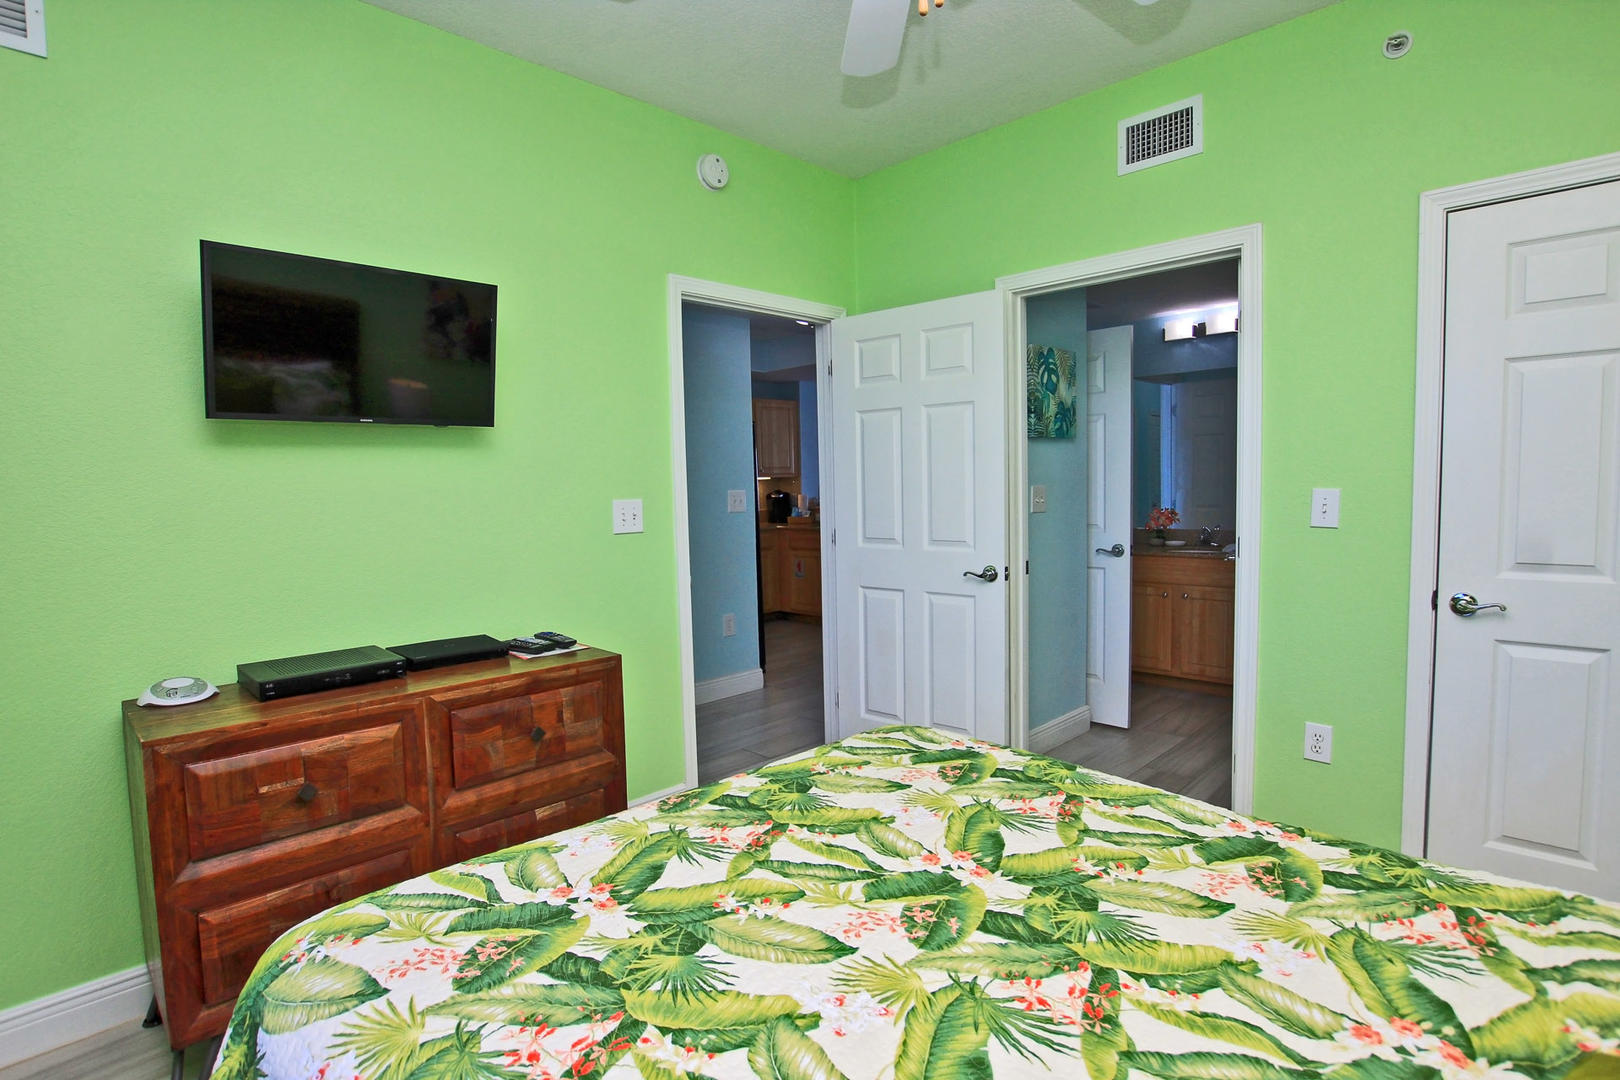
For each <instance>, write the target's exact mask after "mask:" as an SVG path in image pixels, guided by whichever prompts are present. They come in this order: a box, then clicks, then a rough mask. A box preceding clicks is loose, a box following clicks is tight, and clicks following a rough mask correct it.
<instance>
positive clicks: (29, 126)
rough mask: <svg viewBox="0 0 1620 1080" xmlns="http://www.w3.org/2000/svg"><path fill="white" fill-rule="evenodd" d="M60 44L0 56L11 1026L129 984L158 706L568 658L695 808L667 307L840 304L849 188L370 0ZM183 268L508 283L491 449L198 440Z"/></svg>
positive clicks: (485, 433) (301, 5) (425, 435)
mask: <svg viewBox="0 0 1620 1080" xmlns="http://www.w3.org/2000/svg"><path fill="white" fill-rule="evenodd" d="M289 25H296V26H299V27H300V28H301V29H300V31H299V33H298V36H297V38H296V40H294V39H292V38H290V37H289V36H288V31H287V27H288V26H289ZM50 48H51V55H50V59H48V60H40V59H37V58H34V57H30V56H25V55H23V54H21V53H16V52H10V51H0V101H3V102H5V108H6V115H7V118H6V121H5V130H4V133H3V134H0V176H4V177H5V178H6V184H7V190H8V192H9V193H10V194H9V195H8V199H9V200H10V206H11V208H12V209H11V210H10V211H8V212H6V213H3V214H0V278H3V280H4V282H5V288H3V289H0V327H3V328H4V330H3V333H0V358H3V383H0V461H3V462H4V465H3V472H0V552H3V553H4V571H3V574H0V656H3V657H4V660H3V661H0V733H3V735H0V738H3V740H4V741H3V746H4V753H3V755H0V853H3V855H4V859H5V865H6V871H5V880H6V886H5V888H4V890H3V891H0V925H5V926H7V927H10V928H11V933H10V935H9V936H10V944H9V945H8V946H7V949H6V958H5V961H4V964H3V967H4V970H5V972H6V977H5V979H4V980H0V1007H4V1006H8V1005H11V1004H13V1003H15V1002H19V1001H23V1000H27V999H30V998H33V997H37V996H39V995H43V994H47V993H50V992H52V991H55V990H58V989H61V988H63V987H66V986H70V985H74V984H77V983H80V982H83V981H85V980H87V979H91V978H94V977H97V976H100V975H105V974H107V973H108V972H111V971H115V970H119V969H123V968H126V967H129V966H131V965H134V964H136V963H139V962H140V958H141V946H140V933H139V922H138V917H137V913H136V906H135V890H134V873H133V857H132V853H131V848H130V839H129V826H128V820H129V810H128V804H127V801H126V786H125V782H124V772H123V760H122V756H121V754H122V750H121V747H122V733H121V729H120V726H119V724H120V721H119V712H118V702H119V701H120V700H122V699H124V698H127V697H133V696H134V695H135V694H136V693H137V692H138V691H139V690H140V689H141V687H143V686H145V685H146V684H147V683H150V682H152V681H153V680H154V679H157V678H159V677H162V676H167V675H174V674H198V675H202V676H205V677H206V678H209V679H211V680H213V681H215V682H230V681H234V679H235V665H236V663H237V662H239V661H243V660H252V659H263V658H265V657H274V656H284V655H287V654H289V653H300V652H309V651H314V650H319V649H330V648H337V647H343V646H348V645H354V644H365V643H373V642H374V643H377V644H382V645H388V644H393V643H397V642H401V641H414V640H420V639H422V638H429V637H441V636H445V635H454V634H466V633H478V632H488V633H493V634H498V635H502V636H505V635H510V634H514V633H518V632H522V631H532V630H535V629H538V628H540V627H541V626H549V627H556V628H558V629H564V630H568V631H570V632H572V633H575V634H577V635H579V636H580V637H581V638H583V639H585V640H587V641H590V642H593V643H597V644H601V645H604V646H607V647H609V648H613V649H616V650H618V651H621V652H622V653H623V654H624V656H625V697H626V702H625V705H626V713H627V728H628V740H629V751H628V752H629V770H630V777H629V780H630V790H631V792H632V794H640V793H644V792H648V791H652V790H655V789H658V788H662V787H665V786H668V785H671V784H675V783H678V782H679V781H680V780H681V778H682V767H681V756H682V749H681V747H682V739H681V730H680V718H679V706H678V703H679V701H680V696H679V693H678V686H679V681H678V680H679V672H678V665H679V658H678V651H677V644H676V642H677V636H676V613H675V569H674V550H675V549H674V541H673V531H672V528H671V506H672V501H671V500H672V494H671V484H670V479H669V477H670V441H669V426H668V415H669V376H668V352H667V348H666V323H665V320H666V312H665V275H666V274H668V273H671V272H676V273H683V274H690V275H694V276H698V277H704V278H709V279H714V280H720V281H728V282H735V283H739V284H746V285H749V286H752V287H755V288H760V289H769V290H774V291H777V292H782V293H787V294H790V295H795V296H802V297H806V298H811V299H816V300H821V301H825V302H828V303H847V302H848V301H849V300H850V299H851V297H852V294H853V291H854V290H853V285H852V280H853V278H852V274H851V272H850V267H851V265H852V261H851V247H850V245H851V231H850V225H851V221H852V215H853V184H852V182H851V181H849V180H847V179H845V178H843V177H839V176H835V175H833V174H831V173H827V172H824V171H822V170H819V169H816V168H812V167H810V166H808V165H806V164H804V163H802V162H799V161H795V160H793V159H791V158H788V157H785V156H783V155H780V154H776V153H773V152H769V151H766V150H763V149H761V148H759V147H757V146H755V145H752V144H749V143H746V142H744V141H742V140H739V139H736V138H733V137H731V136H727V135H723V134H720V133H718V132H716V131H714V130H712V129H710V128H706V127H703V126H702V125H699V124H696V123H692V122H689V121H686V120H682V119H679V118H677V117H674V116H672V115H670V114H668V113H664V112H660V111H658V110H656V109H653V108H651V107H649V106H646V105H643V104H640V103H637V102H634V101H631V100H629V99H628V98H624V97H621V96H618V95H615V94H611V93H608V92H606V91H603V90H599V89H595V88H592V87H589V86H586V85H584V84H582V83H579V82H577V81H575V80H572V79H569V78H566V77H563V76H561V75H557V74H555V73H552V72H549V71H545V70H542V69H540V68H537V67H535V66H533V65H530V64H527V63H523V62H521V61H518V60H515V59H513V58H511V57H508V56H505V55H503V54H500V53H497V52H494V51H491V50H489V49H485V48H482V47H479V46H476V45H473V44H471V43H469V42H466V41H463V40H461V39H458V38H455V37H452V36H450V35H448V34H444V33H441V32H439V31H436V30H432V29H429V28H427V27H425V26H422V25H420V24H418V23H414V22H411V21H409V20H406V19H403V18H400V17H398V16H395V15H392V14H388V13H385V12H383V11H380V10H378V9H376V8H372V7H369V6H366V5H364V4H361V3H358V2H351V0H275V2H269V0H261V2H258V3H251V4H248V3H228V4H226V3H199V2H177V0H165V2H159V0H118V2H116V3H109V2H107V0H53V2H52V3H51V5H50ZM705 151H717V152H719V153H722V154H724V155H725V156H726V157H727V158H728V159H729V161H730V163H731V166H732V177H733V178H732V183H731V185H730V186H729V187H728V188H727V189H726V190H725V191H723V192H720V193H711V192H708V191H705V190H704V189H703V188H702V187H700V186H699V184H698V182H697V178H696V175H695V174H694V172H693V162H695V161H696V160H697V157H698V155H699V154H700V153H702V152H705ZM18 211H22V212H18ZM199 237H209V238H214V239H220V240H229V241H234V242H237V243H243V244H252V245H257V246H263V247H272V248H279V249H284V250H291V251H298V252H306V253H310V254H316V255H324V256H333V257H337V258H341V259H349V260H356V261H360V262H370V263H377V264H381V265H385V266H399V267H404V268H408V269H417V270H423V271H428V272H435V273H443V274H448V275H452V276H459V277H466V278H472V279H474V280H478V281H491V282H495V283H496V284H498V285H499V286H500V290H501V293H500V328H499V335H500V336H499V358H498V361H497V366H498V370H499V397H498V400H497V403H496V427H495V428H494V429H493V430H466V429H463V430H435V429H432V428H381V427H360V426H349V425H314V424H286V423H282V424H270V423H252V422H236V421H217V422H209V421H206V420H204V418H203V391H202V354H201V346H200V340H201V329H200V318H199V314H198V269H197V240H198V238H199ZM536 449H543V450H546V451H547V452H549V453H551V454H553V455H555V456H554V457H553V459H552V460H551V461H550V462H548V463H545V464H542V465H539V466H526V465H524V464H523V462H524V461H525V460H526V458H527V456H528V455H529V454H530V452H531V451H533V450H536ZM615 496H621V497H623V496H641V497H642V498H644V499H645V500H646V509H645V517H646V521H647V532H646V533H645V534H644V535H640V536H622V537H615V536H611V535H609V500H610V499H611V498H613V497H615ZM518 551H521V552H522V554H514V552H518Z"/></svg>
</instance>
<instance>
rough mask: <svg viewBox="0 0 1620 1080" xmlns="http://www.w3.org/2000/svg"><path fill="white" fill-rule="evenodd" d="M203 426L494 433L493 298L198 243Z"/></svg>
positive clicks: (429, 279) (483, 291)
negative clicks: (429, 427) (276, 423)
mask: <svg viewBox="0 0 1620 1080" xmlns="http://www.w3.org/2000/svg"><path fill="white" fill-rule="evenodd" d="M202 296H203V381H204V385H205V388H206V392H207V397H208V416H209V417H210V418H214V419H239V420H345V421H349V422H353V423H377V424H435V425H439V426H452V425H454V426H469V427H493V426H494V425H495V286H493V285H482V284H479V283H478V282H474V281H459V280H456V279H454V278H447V277H439V276H435V275H432V274H417V273H411V272H408V271H404V270H388V269H384V268H383V267H380V266H363V265H360V264H358V263H347V262H335V261H333V260H331V259H317V258H312V257H310V256H307V255H292V254H288V253H286V252H281V251H265V250H263V249H260V248H251V247H240V246H238V245H235V244H221V243H216V242H214V241H212V240H204V241H203V242H202Z"/></svg>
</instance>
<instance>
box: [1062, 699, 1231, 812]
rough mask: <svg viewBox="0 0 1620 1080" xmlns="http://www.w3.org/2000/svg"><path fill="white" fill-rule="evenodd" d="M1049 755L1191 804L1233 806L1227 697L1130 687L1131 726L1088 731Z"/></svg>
mask: <svg viewBox="0 0 1620 1080" xmlns="http://www.w3.org/2000/svg"><path fill="white" fill-rule="evenodd" d="M1047 753H1048V755H1049V756H1051V757H1055V758H1059V759H1061V760H1063V761H1072V762H1074V763H1075V764H1076V765H1084V766H1085V767H1086V768H1088V769H1096V770H1097V771H1099V772H1105V773H1112V774H1113V775H1115V776H1123V777H1124V778H1126V779H1127V780H1135V781H1136V782H1137V783H1141V784H1151V785H1152V786H1154V787H1159V788H1164V789H1165V790H1166V791H1174V792H1177V793H1178V794H1181V795H1189V796H1191V797H1192V798H1194V799H1202V800H1203V801H1204V802H1208V803H1214V804H1215V805H1216V806H1225V807H1230V806H1231V805H1232V695H1231V694H1230V693H1226V694H1205V693H1200V692H1199V691H1197V690H1182V689H1178V688H1173V687H1167V686H1154V685H1151V684H1148V683H1140V682H1138V683H1132V684H1131V726H1130V727H1128V728H1116V727H1104V726H1102V725H1101V724H1093V725H1091V730H1090V731H1088V732H1086V733H1085V734H1084V735H1080V736H1077V737H1076V738H1073V739H1070V740H1069V741H1068V742H1066V743H1064V744H1062V745H1061V746H1058V747H1056V748H1054V749H1052V750H1049V751H1048V752H1047Z"/></svg>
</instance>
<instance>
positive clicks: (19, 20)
mask: <svg viewBox="0 0 1620 1080" xmlns="http://www.w3.org/2000/svg"><path fill="white" fill-rule="evenodd" d="M0 45H3V46H5V47H6V48H8V49H19V50H21V51H22V52H25V53H33V54H34V55H35V56H44V55H45V0H0Z"/></svg>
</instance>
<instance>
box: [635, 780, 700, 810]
mask: <svg viewBox="0 0 1620 1080" xmlns="http://www.w3.org/2000/svg"><path fill="white" fill-rule="evenodd" d="M687 790H690V789H689V788H688V787H687V786H686V785H685V784H676V785H675V786H674V787H667V788H660V789H659V790H657V791H650V792H648V793H647V794H645V795H643V796H641V798H639V799H631V800H630V805H631V806H645V805H647V804H648V803H650V802H657V801H658V800H659V799H667V798H669V797H670V796H671V795H679V794H680V793H681V792H683V791H687Z"/></svg>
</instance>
